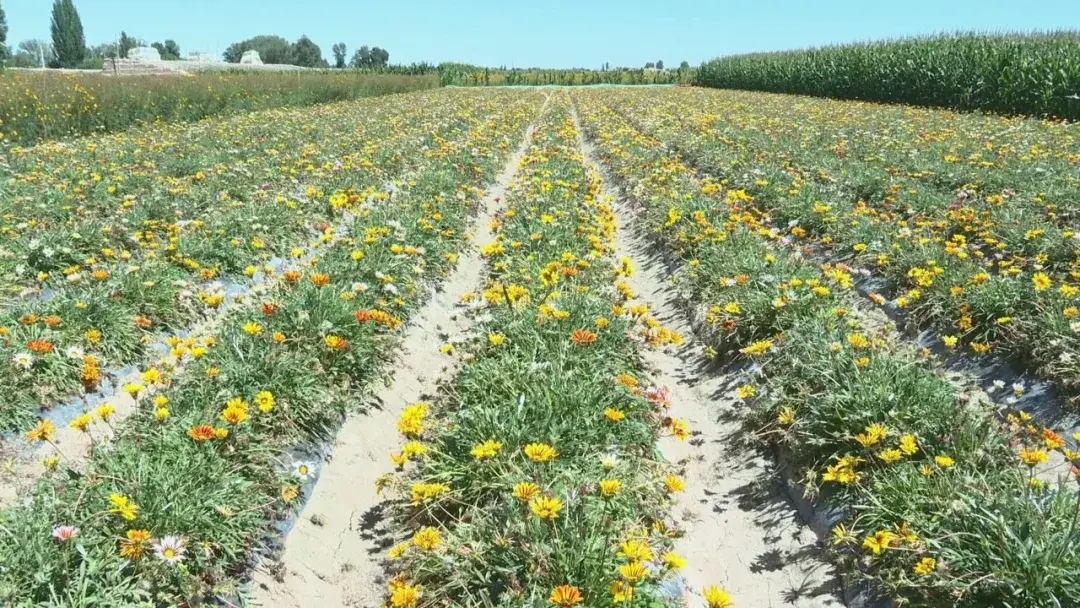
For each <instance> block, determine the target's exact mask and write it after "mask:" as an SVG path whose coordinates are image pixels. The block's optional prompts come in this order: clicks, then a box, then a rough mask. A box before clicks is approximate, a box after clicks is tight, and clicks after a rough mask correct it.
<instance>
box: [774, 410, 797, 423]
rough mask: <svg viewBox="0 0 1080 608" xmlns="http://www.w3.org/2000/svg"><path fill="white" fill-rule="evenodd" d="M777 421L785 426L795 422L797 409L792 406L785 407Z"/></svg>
mask: <svg viewBox="0 0 1080 608" xmlns="http://www.w3.org/2000/svg"><path fill="white" fill-rule="evenodd" d="M776 421H777V422H779V423H780V424H782V425H784V426H787V425H789V424H792V423H793V422H795V410H793V409H791V408H790V407H785V408H784V409H782V410H780V414H779V415H778V416H777V417H776Z"/></svg>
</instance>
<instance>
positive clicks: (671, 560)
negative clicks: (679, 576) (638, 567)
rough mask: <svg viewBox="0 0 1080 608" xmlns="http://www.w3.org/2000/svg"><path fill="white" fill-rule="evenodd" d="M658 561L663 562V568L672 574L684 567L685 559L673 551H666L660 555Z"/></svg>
mask: <svg viewBox="0 0 1080 608" xmlns="http://www.w3.org/2000/svg"><path fill="white" fill-rule="evenodd" d="M660 561H662V562H664V566H665V567H667V568H668V569H669V570H671V571H673V572H678V571H679V570H682V569H683V568H685V567H686V558H684V557H682V556H681V555H679V554H678V553H675V552H674V551H668V552H666V553H664V554H663V555H661V556H660Z"/></svg>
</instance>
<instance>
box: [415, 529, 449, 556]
mask: <svg viewBox="0 0 1080 608" xmlns="http://www.w3.org/2000/svg"><path fill="white" fill-rule="evenodd" d="M412 542H413V544H414V545H416V546H417V547H418V548H419V549H420V550H421V551H429V552H430V551H434V550H436V549H438V548H439V545H441V544H442V536H441V535H440V534H439V531H438V530H436V529H435V528H432V527H430V526H428V527H424V528H420V530H419V531H418V532H417V533H416V534H414V535H413V539H412Z"/></svg>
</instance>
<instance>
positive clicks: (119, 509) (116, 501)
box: [109, 494, 139, 521]
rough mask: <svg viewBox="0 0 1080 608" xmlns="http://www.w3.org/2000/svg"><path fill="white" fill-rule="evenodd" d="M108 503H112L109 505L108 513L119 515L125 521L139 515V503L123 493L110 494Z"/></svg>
mask: <svg viewBox="0 0 1080 608" xmlns="http://www.w3.org/2000/svg"><path fill="white" fill-rule="evenodd" d="M109 504H110V505H112V506H111V507H109V512H110V513H113V514H115V515H119V516H120V517H122V518H124V519H125V520H127V521H133V520H134V519H135V518H136V517H138V516H139V505H137V504H135V503H134V502H132V500H131V499H130V498H128V497H127V496H124V495H123V494H110V495H109Z"/></svg>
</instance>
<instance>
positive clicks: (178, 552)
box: [154, 536, 184, 564]
mask: <svg viewBox="0 0 1080 608" xmlns="http://www.w3.org/2000/svg"><path fill="white" fill-rule="evenodd" d="M154 555H156V556H157V557H158V559H160V560H161V561H163V562H165V563H166V564H178V563H180V561H181V560H183V559H184V539H182V538H180V537H178V536H166V537H164V538H162V539H161V540H158V541H154Z"/></svg>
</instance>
